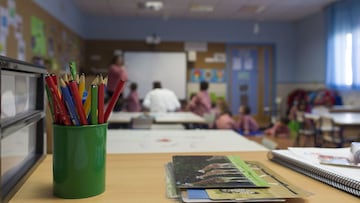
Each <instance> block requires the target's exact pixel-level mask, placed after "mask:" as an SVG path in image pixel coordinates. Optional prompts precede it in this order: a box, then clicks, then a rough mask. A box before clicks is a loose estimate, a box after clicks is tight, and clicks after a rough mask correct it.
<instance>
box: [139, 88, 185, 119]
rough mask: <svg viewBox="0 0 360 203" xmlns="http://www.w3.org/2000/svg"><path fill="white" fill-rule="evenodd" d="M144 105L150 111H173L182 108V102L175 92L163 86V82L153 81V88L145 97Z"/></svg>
mask: <svg viewBox="0 0 360 203" xmlns="http://www.w3.org/2000/svg"><path fill="white" fill-rule="evenodd" d="M143 106H144V107H146V108H148V109H149V110H150V112H161V113H164V112H172V111H176V110H177V109H179V108H180V102H179V99H178V98H177V96H176V95H175V93H174V92H173V91H171V90H168V89H165V88H162V87H161V83H160V82H158V81H156V82H154V83H153V89H152V90H151V91H150V92H148V93H147V94H146V96H145V98H144V101H143Z"/></svg>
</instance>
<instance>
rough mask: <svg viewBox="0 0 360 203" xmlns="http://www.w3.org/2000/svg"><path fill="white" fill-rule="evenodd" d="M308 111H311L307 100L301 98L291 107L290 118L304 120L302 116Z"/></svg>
mask: <svg viewBox="0 0 360 203" xmlns="http://www.w3.org/2000/svg"><path fill="white" fill-rule="evenodd" d="M306 112H309V109H308V105H307V102H306V101H305V100H300V101H298V103H297V104H295V105H293V106H292V107H291V109H290V112H289V116H288V119H289V120H290V121H302V120H303V118H302V117H303V115H304V114H305V113H306Z"/></svg>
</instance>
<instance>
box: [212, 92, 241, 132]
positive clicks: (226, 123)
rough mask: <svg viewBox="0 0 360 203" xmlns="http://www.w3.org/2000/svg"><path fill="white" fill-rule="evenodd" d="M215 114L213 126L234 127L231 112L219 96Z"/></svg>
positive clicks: (220, 127) (221, 127) (219, 127)
mask: <svg viewBox="0 0 360 203" xmlns="http://www.w3.org/2000/svg"><path fill="white" fill-rule="evenodd" d="M216 106H217V107H216V108H217V115H216V120H215V126H214V128H217V129H233V130H235V129H236V123H235V121H234V119H233V118H232V115H231V112H230V110H229V107H228V105H227V104H226V102H225V100H224V99H222V98H219V99H218V101H217V103H216Z"/></svg>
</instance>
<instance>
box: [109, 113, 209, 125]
mask: <svg viewBox="0 0 360 203" xmlns="http://www.w3.org/2000/svg"><path fill="white" fill-rule="evenodd" d="M141 115H143V113H142V112H112V113H111V115H110V118H109V120H108V122H109V123H130V122H131V119H133V118H136V117H139V116H141ZM150 116H152V117H154V121H155V123H157V124H177V123H202V124H204V123H206V120H205V119H204V118H202V117H200V116H198V115H196V114H194V113H192V112H169V113H150Z"/></svg>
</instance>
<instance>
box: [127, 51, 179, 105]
mask: <svg viewBox="0 0 360 203" xmlns="http://www.w3.org/2000/svg"><path fill="white" fill-rule="evenodd" d="M124 60H125V66H126V69H127V72H128V75H129V83H128V86H129V85H130V83H131V82H136V83H137V84H138V92H139V97H140V98H141V99H143V98H144V97H145V95H146V94H147V92H149V91H150V90H151V89H152V83H153V82H154V81H160V82H161V84H162V87H163V88H166V89H170V90H172V91H174V92H175V94H176V95H177V96H178V98H179V99H185V98H186V55H185V53H184V52H125V54H124ZM124 92H125V95H127V94H128V92H129V88H126V90H125V91H124Z"/></svg>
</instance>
